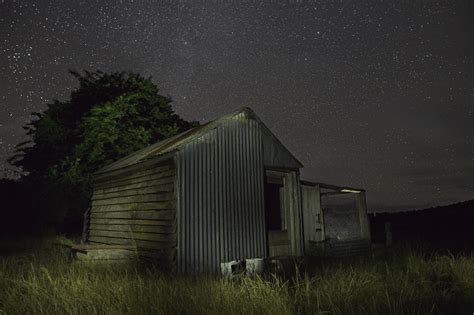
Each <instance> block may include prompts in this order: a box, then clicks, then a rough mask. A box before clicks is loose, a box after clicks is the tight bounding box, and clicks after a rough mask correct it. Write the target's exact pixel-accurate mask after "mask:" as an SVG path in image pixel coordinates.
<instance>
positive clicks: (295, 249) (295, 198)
mask: <svg viewBox="0 0 474 315" xmlns="http://www.w3.org/2000/svg"><path fill="white" fill-rule="evenodd" d="M264 174H265V178H264V183H266V181H267V177H274V178H280V179H283V191H284V205H285V207H284V209H282V212H283V213H282V215H284V216H285V221H286V233H287V234H288V239H289V241H290V250H289V252H288V253H287V255H288V256H300V255H302V253H303V246H304V245H303V238H302V227H301V224H302V222H301V190H300V189H301V188H300V180H299V171H298V170H295V169H284V168H277V169H276V168H270V167H265V170H264ZM264 199H265V198H264ZM265 231H266V233H267V251H268V255H269V254H270V253H269V252H270V238H269V236H268V233H269V231H268V229H267V227H266V225H265Z"/></svg>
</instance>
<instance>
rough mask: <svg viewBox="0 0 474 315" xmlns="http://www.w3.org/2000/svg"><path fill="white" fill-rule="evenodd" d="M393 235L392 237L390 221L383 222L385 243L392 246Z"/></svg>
mask: <svg viewBox="0 0 474 315" xmlns="http://www.w3.org/2000/svg"><path fill="white" fill-rule="evenodd" d="M392 244H393V237H392V224H391V223H390V222H388V221H387V222H385V245H386V246H392Z"/></svg>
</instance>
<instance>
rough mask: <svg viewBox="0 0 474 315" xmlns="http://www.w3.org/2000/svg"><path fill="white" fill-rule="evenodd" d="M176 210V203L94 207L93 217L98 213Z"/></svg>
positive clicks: (163, 202) (136, 203)
mask: <svg viewBox="0 0 474 315" xmlns="http://www.w3.org/2000/svg"><path fill="white" fill-rule="evenodd" d="M175 208H176V202H175V201H161V202H130V203H123V204H116V205H103V206H92V211H91V215H92V214H93V213H97V212H111V211H112V212H118V211H140V210H161V209H163V210H165V209H166V210H172V209H175Z"/></svg>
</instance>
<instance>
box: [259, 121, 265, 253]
mask: <svg viewBox="0 0 474 315" xmlns="http://www.w3.org/2000/svg"><path fill="white" fill-rule="evenodd" d="M257 129H258V134H259V136H258V153H259V154H258V155H259V156H258V167H259V171H258V173H259V176H258V179H257V185H258V193H259V198H260V202H259V203H260V214H259V226H260V228H261V229H262V231H261V233H262V232H263V234H261V237H263V240H262V242H261V243H260V253H261V254H262V256H263V257H266V256H267V242H268V240H267V232H266V226H265V204H264V191H263V188H264V186H263V185H264V181H265V168H264V161H263V155H264V152H263V139H262V128H261V126H260V125H258V126H257Z"/></svg>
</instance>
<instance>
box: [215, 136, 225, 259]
mask: <svg viewBox="0 0 474 315" xmlns="http://www.w3.org/2000/svg"><path fill="white" fill-rule="evenodd" d="M221 130H222V127H221V128H218V129H217V148H216V153H217V158H216V165H217V167H216V170H217V171H216V177H217V187H218V193H217V195H218V199H217V200H218V202H217V212H218V224H219V254H218V255H217V257H218V259H219V262H223V260H224V259H225V256H224V255H225V235H224V232H225V230H226V225H225V221H224V206H223V199H224V197H223V196H224V191H223V180H222V178H223V173H224V172H223V170H222V165H223V163H222V161H223V159H224V155H223V154H222V150H223V142H222V138H223V137H222V131H221Z"/></svg>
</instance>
